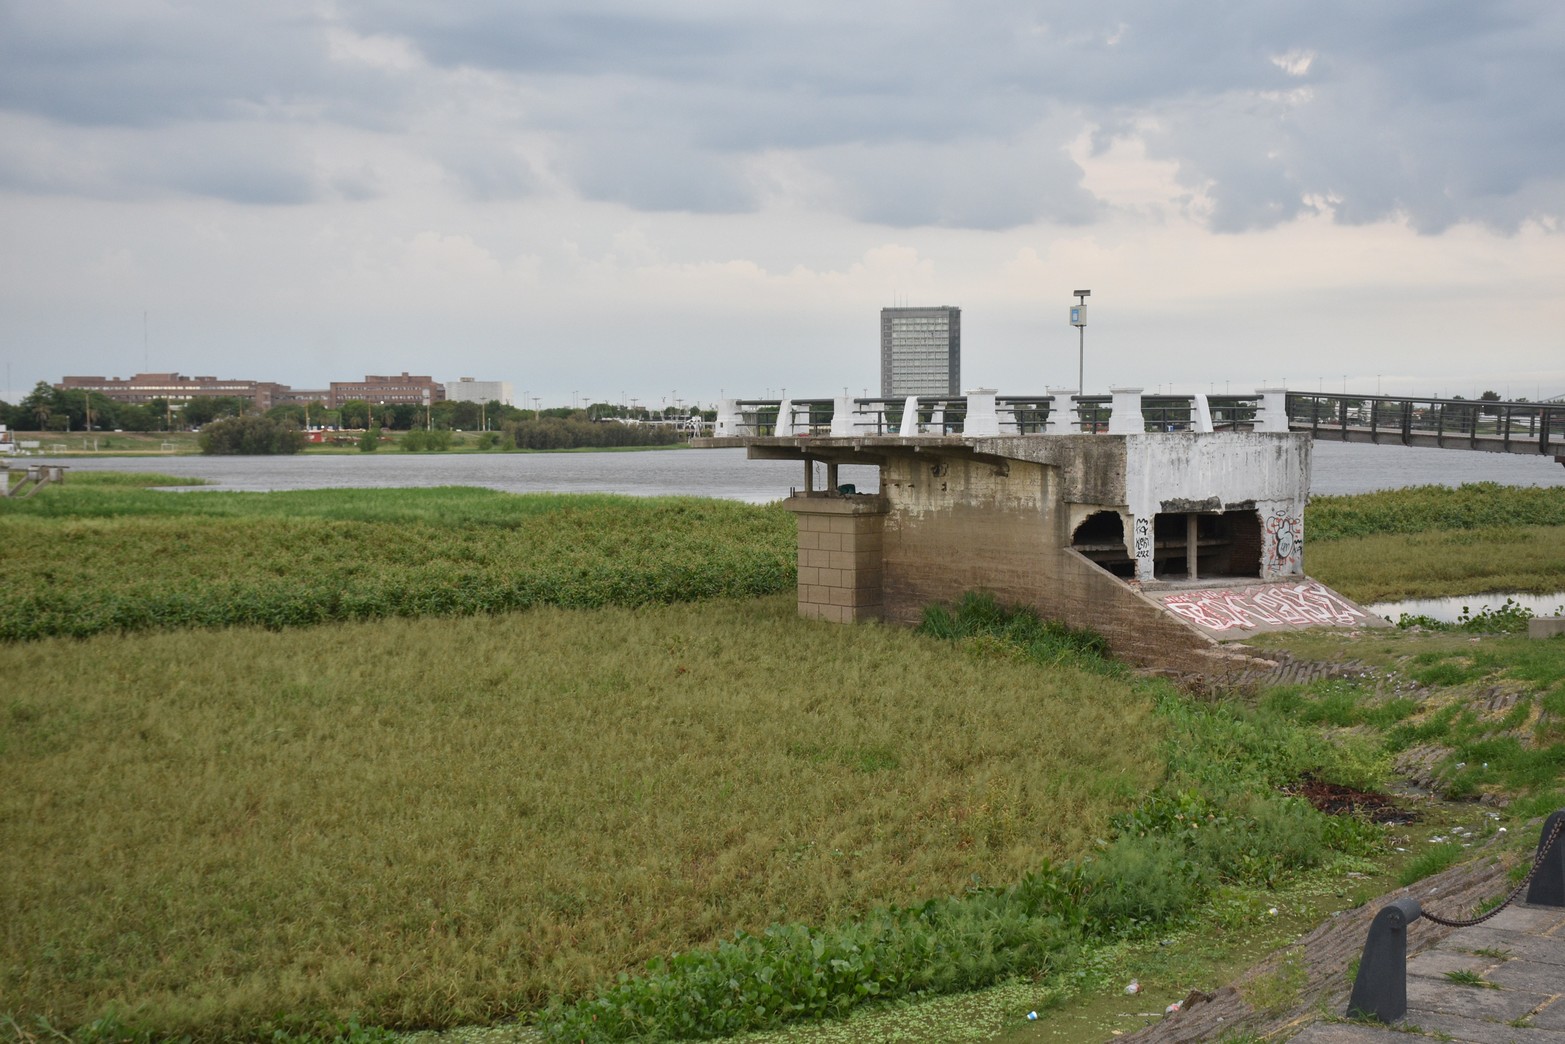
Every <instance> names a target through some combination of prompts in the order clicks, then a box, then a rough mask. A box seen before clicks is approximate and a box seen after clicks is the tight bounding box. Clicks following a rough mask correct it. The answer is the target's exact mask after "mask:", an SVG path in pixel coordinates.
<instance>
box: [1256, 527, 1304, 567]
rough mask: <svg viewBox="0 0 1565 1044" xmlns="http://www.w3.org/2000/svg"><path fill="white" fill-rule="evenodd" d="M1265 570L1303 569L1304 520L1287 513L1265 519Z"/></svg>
mask: <svg viewBox="0 0 1565 1044" xmlns="http://www.w3.org/2000/svg"><path fill="white" fill-rule="evenodd" d="M1264 547H1265V551H1264V553H1265V555H1266V572H1267V573H1269V574H1273V575H1276V574H1286V573H1300V572H1303V571H1304V520H1303V519H1302V518H1292V517H1290V516H1288V515H1273V516H1271V517H1270V518H1268V519H1267V520H1266V538H1265V544H1264Z"/></svg>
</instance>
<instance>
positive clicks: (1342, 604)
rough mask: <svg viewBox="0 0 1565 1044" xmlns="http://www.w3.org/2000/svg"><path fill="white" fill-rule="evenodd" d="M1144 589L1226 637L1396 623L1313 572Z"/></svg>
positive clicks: (1208, 630) (1201, 628)
mask: <svg viewBox="0 0 1565 1044" xmlns="http://www.w3.org/2000/svg"><path fill="white" fill-rule="evenodd" d="M1145 593H1146V595H1147V597H1149V598H1151V599H1153V600H1154V601H1157V602H1159V603H1160V604H1161V605H1162V606H1163V608H1164V609H1165V610H1167V611H1168V612H1169V613H1171V614H1173V615H1174V616H1176V617H1177V618H1179V619H1180V620H1181V621H1183V622H1184V623H1187V624H1189V625H1191V626H1193V627H1195V628H1196V629H1197V630H1199V631H1201V632H1202V633H1203V634H1207V635H1210V636H1211V637H1213V638H1216V639H1217V640H1218V641H1225V642H1226V641H1237V640H1240V639H1243V638H1250V637H1253V636H1254V635H1257V634H1266V633H1269V632H1273V631H1297V630H1304V629H1306V628H1312V627H1390V626H1391V623H1390V622H1389V621H1387V620H1386V619H1385V618H1384V617H1380V616H1376V615H1375V614H1374V613H1372V612H1370V611H1369V610H1368V609H1365V608H1364V607H1363V606H1361V605H1358V604H1357V603H1355V602H1351V601H1349V600H1348V599H1346V598H1344V597H1343V596H1342V595H1340V594H1338V593H1337V592H1335V591H1333V590H1332V589H1331V588H1329V587H1327V586H1326V585H1325V584H1323V583H1321V582H1320V581H1319V580H1311V579H1310V578H1308V577H1304V578H1302V579H1301V578H1298V577H1291V578H1288V579H1284V580H1272V581H1266V582H1263V583H1251V584H1244V585H1242V586H1223V587H1217V586H1212V587H1186V586H1180V587H1178V588H1176V589H1173V590H1159V591H1147V592H1145Z"/></svg>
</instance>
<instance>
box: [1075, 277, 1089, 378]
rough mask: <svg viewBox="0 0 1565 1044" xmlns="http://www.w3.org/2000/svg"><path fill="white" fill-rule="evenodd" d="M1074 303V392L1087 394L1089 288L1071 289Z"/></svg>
mask: <svg viewBox="0 0 1565 1044" xmlns="http://www.w3.org/2000/svg"><path fill="white" fill-rule="evenodd" d="M1071 294H1072V295H1074V296H1075V298H1076V303H1075V304H1073V305H1071V325H1072V326H1074V327H1075V328H1076V333H1077V335H1078V336H1077V344H1076V394H1077V395H1085V394H1087V379H1086V372H1087V298H1089V297H1091V296H1092V291H1091V290H1072V291H1071Z"/></svg>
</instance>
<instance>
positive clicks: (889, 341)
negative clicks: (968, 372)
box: [880, 305, 962, 399]
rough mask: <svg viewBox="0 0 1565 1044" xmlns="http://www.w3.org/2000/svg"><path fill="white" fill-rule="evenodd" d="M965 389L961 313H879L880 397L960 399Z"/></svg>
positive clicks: (955, 310)
mask: <svg viewBox="0 0 1565 1044" xmlns="http://www.w3.org/2000/svg"><path fill="white" fill-rule="evenodd" d="M961 385H962V310H961V309H960V308H952V307H950V306H949V305H942V306H941V307H939V308H882V309H881V310H880V394H881V397H882V398H887V399H900V398H904V397H906V396H908V395H959V394H961V391H960V389H961Z"/></svg>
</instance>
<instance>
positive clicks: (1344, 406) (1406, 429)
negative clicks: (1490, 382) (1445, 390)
mask: <svg viewBox="0 0 1565 1044" xmlns="http://www.w3.org/2000/svg"><path fill="white" fill-rule="evenodd" d="M1287 402H1288V421H1289V425H1290V426H1291V427H1292V428H1293V429H1294V430H1296V431H1299V430H1307V431H1309V432H1310V433H1311V434H1313V435H1314V436H1315V437H1316V438H1323V439H1329V438H1333V437H1337V438H1341V439H1342V440H1344V441H1352V440H1358V441H1370V442H1388V443H1398V442H1399V443H1401V444H1403V445H1409V446H1413V445H1435V446H1450V447H1453V448H1468V449H1503V450H1507V451H1509V452H1523V453H1525V452H1531V451H1533V450H1536V452H1538V453H1546V454H1553V455H1555V456H1558V455H1560V454H1562V453H1565V404H1558V403H1543V402H1524V401H1504V400H1488V399H1439V398H1407V397H1400V396H1389V395H1351V394H1342V395H1336V394H1332V395H1327V394H1324V393H1315V394H1311V393H1308V392H1289V393H1288V400H1287Z"/></svg>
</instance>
